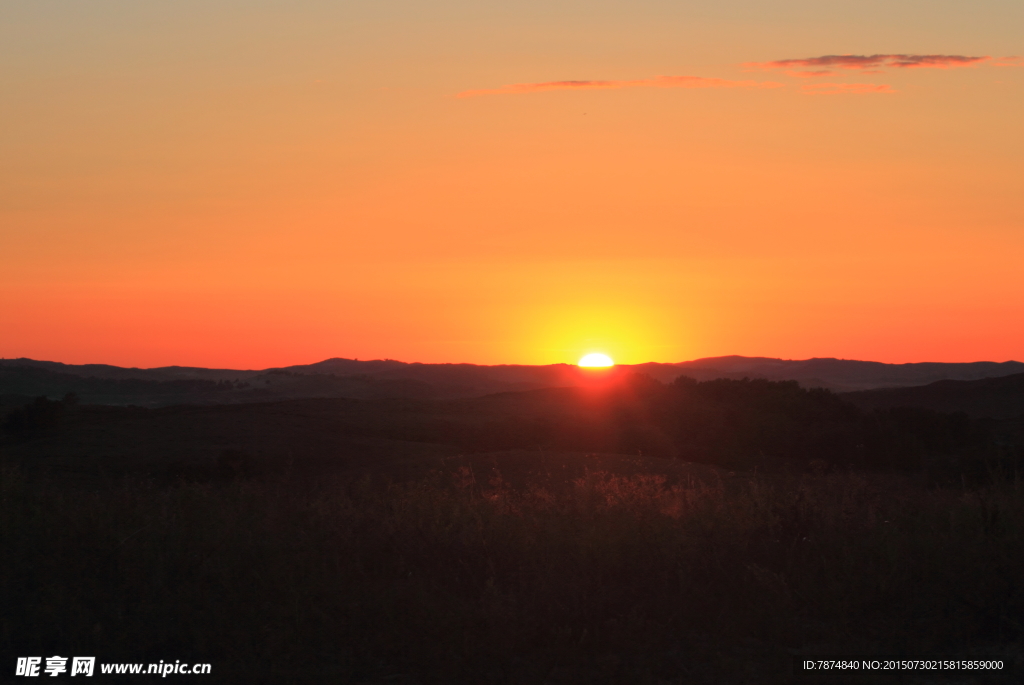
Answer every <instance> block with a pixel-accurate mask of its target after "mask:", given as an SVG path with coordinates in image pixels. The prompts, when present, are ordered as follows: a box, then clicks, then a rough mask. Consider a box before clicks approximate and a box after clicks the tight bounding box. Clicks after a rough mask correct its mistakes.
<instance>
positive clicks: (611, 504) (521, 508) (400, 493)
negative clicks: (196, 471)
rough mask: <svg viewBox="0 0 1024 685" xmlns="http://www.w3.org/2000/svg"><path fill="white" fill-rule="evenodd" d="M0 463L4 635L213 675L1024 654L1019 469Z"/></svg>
mask: <svg viewBox="0 0 1024 685" xmlns="http://www.w3.org/2000/svg"><path fill="white" fill-rule="evenodd" d="M0 487H2V491H0V492H2V502H0V525H2V531H3V542H2V545H3V550H2V551H3V559H4V560H5V561H4V563H3V564H2V565H0V587H2V592H3V603H4V611H3V612H2V618H0V629H2V633H0V640H2V643H0V644H2V645H3V649H4V651H5V652H6V653H8V654H15V655H44V654H45V655H47V656H48V655H52V654H62V655H65V654H73V655H95V656H97V657H98V658H99V659H100V660H101V661H132V662H144V661H158V660H160V659H163V660H165V661H167V660H171V661H173V660H175V659H181V660H182V661H186V660H190V661H204V662H210V663H212V664H213V669H214V680H222V681H225V682H275V683H288V682H310V681H314V682H367V683H370V682H423V683H449V682H451V683H457V682H461V683H543V682H551V683H584V682H586V683H591V682H595V683H598V682H607V683H618V682H629V683H675V682H680V683H683V682H686V683H688V682H723V683H724V682H786V681H788V680H789V679H790V678H791V677H792V675H791V674H790V663H791V654H792V653H794V652H797V653H807V654H813V653H816V652H827V653H835V652H838V651H842V650H852V651H854V652H856V653H861V654H863V653H868V652H877V653H886V654H893V653H910V654H940V653H941V654H950V653H955V654H962V655H967V654H971V653H992V652H993V651H995V652H997V653H999V654H1004V655H1006V658H1008V659H1010V660H1012V659H1013V658H1019V655H1020V653H1021V651H1020V645H1021V638H1022V630H1024V627H1022V625H1021V620H1022V616H1024V594H1022V581H1021V579H1022V578H1024V539H1022V531H1024V505H1022V503H1024V498H1022V494H1024V491H1022V483H1021V482H1020V481H1019V480H1017V479H1013V478H1004V479H1002V480H1000V481H998V482H993V483H990V484H988V485H986V486H983V487H975V488H970V489H969V488H967V487H960V488H949V489H933V488H932V489H930V488H927V487H924V486H922V485H919V484H915V483H914V482H913V481H911V480H909V479H902V478H900V477H895V476H877V475H875V476H871V475H863V474H860V475H858V474H830V475H823V476H800V477H792V478H788V477H781V476H772V477H757V476H750V477H736V478H733V479H727V480H724V481H723V480H719V479H710V480H705V481H685V482H672V481H669V480H667V479H666V478H665V477H664V476H658V475H645V474H633V475H617V474H615V473H608V472H589V473H587V474H585V475H584V476H583V477H581V478H570V479H567V480H563V481H558V480H557V479H550V478H549V479H542V478H537V479H533V480H529V479H528V480H526V481H524V482H520V483H517V484H515V485H513V484H511V483H509V482H507V481H506V480H505V479H504V478H503V477H502V476H501V474H499V473H496V472H491V473H487V474H478V473H474V472H473V471H472V470H471V469H470V468H468V467H463V468H461V469H454V470H451V471H449V472H445V473H441V472H436V473H433V474H432V475H430V476H429V477H427V478H421V479H418V480H414V481H411V482H404V483H389V482H386V481H383V480H372V479H370V478H363V479H359V480H353V479H345V478H341V477H336V478H333V479H331V480H322V481H321V482H319V483H317V484H315V485H312V486H310V485H308V484H307V485H294V484H292V485H289V484H287V483H284V482H270V481H265V482H257V481H250V482H238V481H235V482H230V483H226V484H212V483H185V482H182V483H177V484H173V485H166V484H165V485H158V484H156V483H154V482H152V481H147V480H145V479H139V478H133V479H128V480H120V481H110V482H107V483H105V484H101V485H95V484H94V485H93V486H90V487H88V488H86V487H74V486H70V485H68V484H67V483H58V482H47V481H44V480H38V479H29V478H27V477H26V476H25V474H24V473H23V472H21V471H18V470H16V469H5V471H4V472H3V474H2V486H0ZM1014 655H1017V657H1015V656H1014ZM7 667H8V665H6V664H5V665H4V668H7ZM1018 673H1019V672H1018ZM830 682H839V681H838V680H836V679H832V680H831V681H830ZM872 682H873V681H872Z"/></svg>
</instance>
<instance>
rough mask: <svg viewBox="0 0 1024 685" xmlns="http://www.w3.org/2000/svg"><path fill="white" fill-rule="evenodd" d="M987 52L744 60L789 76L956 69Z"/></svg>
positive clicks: (985, 58)
mask: <svg viewBox="0 0 1024 685" xmlns="http://www.w3.org/2000/svg"><path fill="white" fill-rule="evenodd" d="M991 59H992V58H991V57H989V56H987V55H986V56H981V57H969V56H967V55H824V56H822V57H807V58H803V59H780V60H776V61H774V62H747V63H746V64H744V65H743V66H744V67H746V68H747V69H761V70H771V69H781V70H783V71H785V72H786V73H788V74H789V75H791V76H831V75H833V74H835V73H836V70H838V69H847V70H854V71H861V72H865V73H879V72H881V71H882V70H884V69H956V68H958V67H970V66H975V65H978V64H981V63H982V62H987V61H989V60H991Z"/></svg>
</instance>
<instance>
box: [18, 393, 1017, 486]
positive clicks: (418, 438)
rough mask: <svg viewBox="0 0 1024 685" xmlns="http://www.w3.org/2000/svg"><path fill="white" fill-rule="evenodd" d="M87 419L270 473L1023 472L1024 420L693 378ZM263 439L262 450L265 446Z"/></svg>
mask: <svg viewBox="0 0 1024 685" xmlns="http://www.w3.org/2000/svg"><path fill="white" fill-rule="evenodd" d="M118 382H120V381H118ZM143 382H145V381H143ZM204 382H206V383H210V382H209V381H204ZM211 384H212V383H211ZM213 385H216V384H213ZM101 409H102V411H101ZM63 413H64V404H63V403H61V402H54V401H52V400H48V399H46V398H40V399H37V400H34V401H33V402H30V403H29V404H28V405H27V406H24V407H22V408H21V409H17V410H15V411H13V412H11V413H10V414H9V416H8V419H7V421H6V428H7V432H8V434H9V437H10V438H13V439H15V440H17V441H19V442H23V441H24V440H30V439H32V438H34V437H37V436H40V435H42V434H44V433H46V432H47V431H51V430H52V429H54V428H55V427H57V426H59V425H60V424H61V423H62V416H63ZM78 414H79V416H78V417H77V418H76V420H75V421H67V422H63V423H66V424H67V428H66V429H62V430H63V433H62V435H64V437H63V438H62V439H66V440H68V441H69V442H68V447H69V448H71V447H72V446H74V445H76V444H78V443H76V442H75V440H76V438H75V437H74V436H75V435H78V433H77V432H76V431H78V430H79V428H81V429H82V430H87V429H88V428H89V427H90V426H94V425H95V424H97V423H102V422H110V423H111V424H114V423H119V427H118V430H117V432H111V431H102V432H96V431H91V432H88V436H89V437H88V439H89V440H92V441H97V440H101V439H102V438H101V437H98V436H103V435H119V436H121V437H120V438H118V440H119V441H120V443H119V444H118V445H111V446H104V445H100V444H96V445H95V447H94V448H93V451H95V452H97V453H103V452H108V451H110V449H111V448H112V447H117V448H118V449H117V451H119V452H125V451H126V449H125V448H124V447H125V445H129V449H128V450H127V451H131V450H130V445H133V444H142V443H143V442H146V441H154V440H157V439H156V438H155V437H153V436H156V435H166V436H171V437H170V439H171V440H173V441H175V442H176V444H179V445H182V444H185V443H189V444H190V445H192V447H191V449H193V450H194V452H193V453H197V452H198V453H203V452H209V453H210V454H211V455H215V454H217V453H219V452H220V451H221V450H223V449H225V447H231V446H235V447H237V448H239V449H244V450H245V451H246V452H248V453H252V454H253V455H261V456H260V459H271V460H273V459H276V458H278V457H277V456H275V455H274V453H273V452H274V450H277V452H279V453H280V454H281V455H284V454H287V455H293V456H294V457H295V458H296V459H298V460H300V461H301V460H304V459H314V460H317V461H319V462H322V463H324V464H329V463H331V462H332V460H335V461H336V460H337V454H336V452H332V449H334V448H332V447H330V445H331V444H334V443H333V442H332V440H335V439H336V438H339V437H345V438H360V439H362V438H373V439H385V440H400V441H404V442H408V443H429V444H434V445H447V446H451V447H453V448H455V449H457V450H459V451H462V452H464V453H480V452H493V451H500V450H509V449H540V450H558V451H570V452H592V453H618V454H633V455H636V454H640V455H645V456H654V457H662V458H671V459H683V460H686V461H691V462H700V463H705V464H712V465H716V466H721V467H725V468H729V469H754V468H758V469H763V470H770V471H778V470H793V469H796V470H811V471H824V472H827V471H832V470H836V469H846V468H851V467H852V468H867V469H883V470H891V469H894V470H899V471H904V472H915V471H921V470H924V471H926V472H929V473H932V474H935V475H936V476H937V477H941V478H959V476H960V475H964V474H966V475H971V476H972V477H973V476H975V475H983V474H984V473H986V470H989V469H991V468H993V467H998V468H1011V469H1012V468H1016V467H1017V466H1018V465H1021V466H1024V462H1022V457H1024V431H1021V428H1022V427H1024V422H1022V421H1021V420H995V419H973V418H971V417H969V416H968V415H967V414H965V413H962V412H960V413H951V414H950V413H941V412H937V411H932V410H928V409H921V408H906V407H904V408H900V407H895V408H887V409H873V410H866V409H861V408H859V407H857V406H855V405H853V404H851V403H849V402H847V401H845V400H844V399H843V398H842V397H841V396H840V395H836V394H834V393H832V392H830V391H828V390H824V389H805V388H801V387H800V386H799V385H798V384H797V383H796V382H795V381H768V380H763V379H753V380H751V379H743V380H730V379H718V380H713V381H704V382H698V381H696V380H693V379H691V378H686V377H681V378H678V379H677V380H675V381H674V382H672V383H668V384H664V383H660V382H658V381H656V380H653V379H651V378H649V377H645V376H633V377H630V378H625V379H617V380H614V381H613V382H595V383H594V384H593V385H592V386H590V387H584V388H578V387H577V388H549V389H546V390H533V391H526V392H511V393H501V394H497V395H490V396H486V397H480V398H470V399H461V400H444V401H441V400H430V399H422V400H413V399H365V400H355V399H341V398H336V399H304V400H292V401H283V402H261V403H252V404H241V405H234V406H228V405H220V406H211V407H197V406H192V407H165V408H162V409H142V408H139V407H136V408H134V409H128V408H115V407H104V408H100V407H95V408H88V407H87V408H86V409H84V410H83V411H82V412H78ZM199 421H201V422H202V425H203V426H205V428H204V431H205V432H204V433H203V435H209V436H216V439H215V440H214V438H209V439H208V440H209V441H210V442H209V444H208V445H207V443H203V442H202V440H206V439H207V438H202V439H200V438H195V439H193V438H192V437H190V432H194V427H195V426H196V425H198V424H197V422H199ZM257 434H258V435H259V436H261V437H260V439H259V440H258V441H256V442H253V440H254V438H253V436H254V435H257ZM83 435H84V433H83ZM111 439H113V438H111ZM197 441H198V442H197ZM79 442H80V440H79ZM157 442H159V441H158V440H157ZM200 443H201V444H200ZM26 449H27V448H26ZM75 449H77V448H75ZM152 449H154V448H152V447H151V448H147V449H146V450H143V449H142V448H140V452H144V451H152ZM160 449H162V448H160ZM22 451H23V452H24V450H22ZM178 451H180V450H178ZM25 454H28V452H25ZM289 458H291V457H289Z"/></svg>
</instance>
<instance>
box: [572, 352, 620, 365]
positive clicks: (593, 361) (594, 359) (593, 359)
mask: <svg viewBox="0 0 1024 685" xmlns="http://www.w3.org/2000/svg"><path fill="white" fill-rule="evenodd" d="M579 365H580V366H614V365H615V362H613V361H612V358H611V357H609V356H608V355H607V354H601V353H600V352H592V353H590V354H585V355H583V357H582V358H581V359H580V361H579Z"/></svg>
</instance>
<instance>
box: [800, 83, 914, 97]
mask: <svg viewBox="0 0 1024 685" xmlns="http://www.w3.org/2000/svg"><path fill="white" fill-rule="evenodd" d="M800 90H802V91H803V92H804V93H807V94H808V95H867V94H870V93H895V92H896V91H895V90H893V89H892V86H890V85H888V84H885V83H815V84H813V85H806V86H804V87H803V88H801V89H800Z"/></svg>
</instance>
